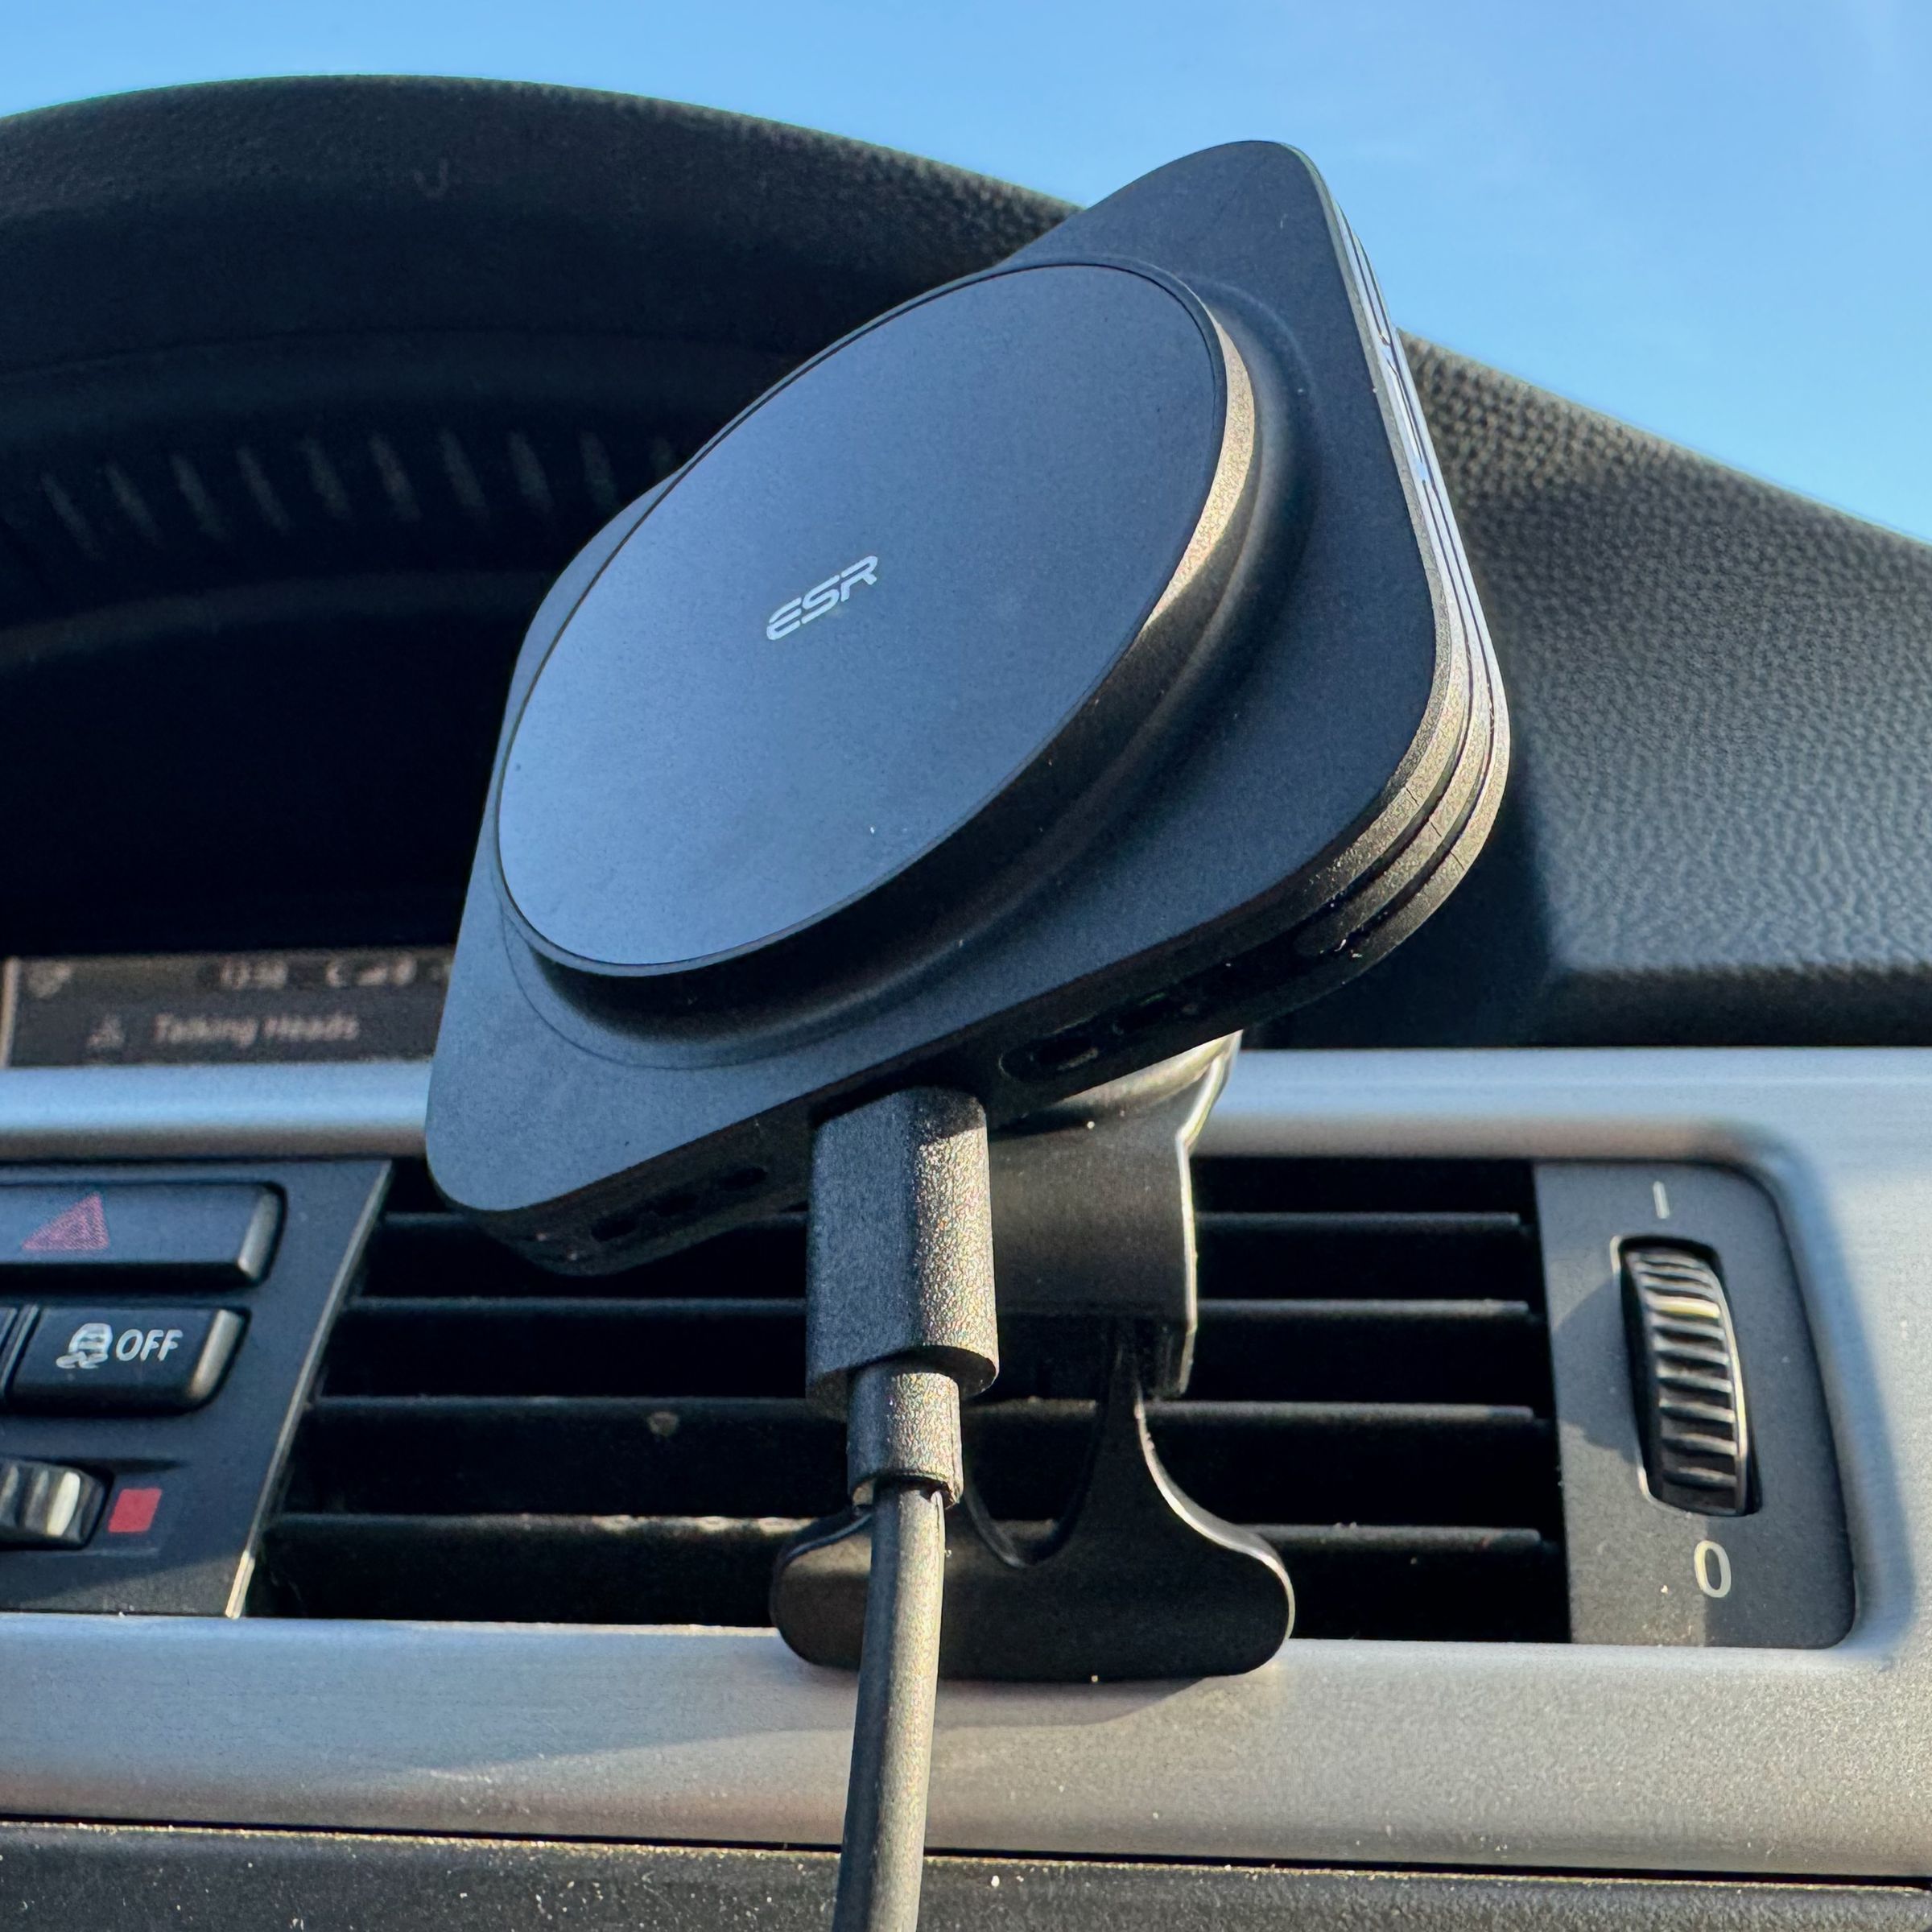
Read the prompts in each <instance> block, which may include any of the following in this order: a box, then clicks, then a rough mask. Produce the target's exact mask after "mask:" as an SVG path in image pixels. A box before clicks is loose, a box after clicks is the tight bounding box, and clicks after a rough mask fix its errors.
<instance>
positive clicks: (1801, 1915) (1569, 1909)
mask: <svg viewBox="0 0 1932 1932" xmlns="http://www.w3.org/2000/svg"><path fill="white" fill-rule="evenodd" d="M836 1862H837V1861H836V1858H835V1857H834V1856H833V1855H832V1853H830V1852H756V1851H738V1850H731V1851H719V1850H712V1849H708V1848H705V1847H698V1846H689V1847H685V1846H679V1847H671V1846H650V1845H608V1844H568V1843H564V1844H559V1843H539V1842H535V1841H529V1840H518V1839H449V1838H443V1839H431V1838H411V1837H406V1836H404V1835H401V1834H394V1835H382V1836H377V1835H357V1834H349V1833H342V1832H326V1833H324V1832H296V1831H206V1830H199V1831H197V1830H173V1831H171V1830H165V1829H158V1828H155V1827H139V1826H97V1825H37V1824H36V1825H14V1826H9V1827H3V1828H0V1909H4V1910H5V1911H6V1913H7V1918H8V1922H9V1923H10V1924H12V1925H16V1926H21V1927H23V1928H24V1929H25V1932H72V1928H74V1927H76V1926H86V1927H87V1928H89V1932H152V1928H154V1927H155V1926H163V1925H164V1926H169V1927H171V1928H174V1929H175V1932H263V1929H264V1928H266V1927H270V1926H275V1927H278V1928H279V1927H284V1926H291V1927H299V1928H301V1932H447V1929H448V1928H449V1927H451V1926H462V1927H464V1929H465V1932H528V1929H529V1928H530V1927H532V1926H538V1925H542V1924H545V1923H547V1922H551V1921H552V1920H553V1919H554V1920H555V1922H557V1923H559V1924H563V1925H568V1926H572V1927H574V1928H578V1929H579V1932H751V1929H752V1928H754V1927H755V1928H757V1932H793V1928H797V1929H798V1932H805V1929H806V1928H813V1929H816V1928H819V1927H822V1926H824V1924H825V1923H826V1922H827V1919H828V1916H829V1913H830V1909H831V1904H832V1881H833V1877H834V1872H835V1867H836ZM919 1922H920V1925H921V1926H922V1927H923V1932H955V1929H956V1932H997V1928H999V1927H1002V1926H1009V1927H1013V1928H1015V1932H1032V1929H1034V1928H1038V1932H1088V1928H1091V1929H1092V1932H1127V1929H1129V1928H1139V1927H1141V1926H1150V1927H1151V1926H1158V1927H1162V1928H1164V1929H1165V1932H1290V1929H1291V1928H1292V1929H1293V1932H1385V1928H1387V1927H1389V1926H1391V1925H1399V1926H1402V1928H1403V1932H1532V1928H1534V1929H1535V1932H1544V1929H1545V1928H1549V1929H1550V1932H1925V1929H1926V1927H1927V1926H1932V1901H1929V1900H1928V1898H1927V1896H1926V1893H1925V1892H1924V1891H1922V1889H1919V1888H1918V1887H1916V1886H1910V1885H1803V1884H1777V1883H1773V1882H1766V1881H1763V1880H1753V1881H1751V1882H1748V1883H1741V1884H1740V1883H1738V1882H1736V1881H1728V1880H1668V1879H1647V1878H1545V1877H1538V1876H1524V1875H1521V1874H1500V1875H1483V1874H1478V1873H1463V1872H1414V1871H1407V1872H1405V1871H1349V1870H1346V1869H1336V1868H1328V1869H1326V1870H1298V1869H1295V1868H1293V1867H1282V1866H1265V1865H1210V1864H1124V1863H1121V1862H1120V1861H1117V1860H1104V1859H1088V1860H1052V1859H1012V1858H947V1857H935V1858H929V1859H928V1860H927V1868H926V1885H925V1896H924V1901H923V1909H922V1912H921V1915H920V1920H919Z"/></svg>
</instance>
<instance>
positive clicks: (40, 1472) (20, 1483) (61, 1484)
mask: <svg viewBox="0 0 1932 1932" xmlns="http://www.w3.org/2000/svg"><path fill="white" fill-rule="evenodd" d="M100 1513H101V1483H100V1481H99V1480H98V1479H97V1477H94V1476H89V1474H88V1473H87V1472H86V1471H85V1470H84V1469H69V1468H66V1467H64V1465H63V1464H61V1463H30V1462H27V1461H24V1460H23V1459H21V1458H20V1457H19V1456H14V1455H9V1456H4V1457H0V1547H5V1548H7V1549H13V1550H72V1549H77V1548H78V1547H79V1546H81V1544H82V1543H85V1542H86V1541H87V1539H88V1538H89V1536H90V1535H91V1534H93V1527H94V1520H95V1518H96V1517H98V1516H99V1515H100Z"/></svg>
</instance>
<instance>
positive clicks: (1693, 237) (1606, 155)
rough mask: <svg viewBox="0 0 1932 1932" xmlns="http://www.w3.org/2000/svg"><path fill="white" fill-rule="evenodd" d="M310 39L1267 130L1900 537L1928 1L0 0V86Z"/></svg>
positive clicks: (1769, 462) (994, 126)
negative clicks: (945, 0)
mask: <svg viewBox="0 0 1932 1932" xmlns="http://www.w3.org/2000/svg"><path fill="white" fill-rule="evenodd" d="M299 72H432V73H470V74H485V75H492V76H506V77H511V78H525V79H530V80H544V81H565V82H571V83H575V84H577V85H586V86H593V87H608V88H613V89H621V90H625V91H628V92H633V93H654V94H662V95H665V96H668V97H671V98H674V99H679V100H685V101H701V102H704V103H705V104H706V105H712V106H716V107H725V108H735V109H741V110H742V111H744V112H746V113H750V114H766V115H770V116H772V117H774V118H778V119H782V120H787V121H795V122H803V123H806V124H807V125H810V126H819V127H826V128H832V129H835V130H837V131H839V132H840V133H843V134H853V135H857V136H859V137H861V138H865V139H868V140H873V141H878V142H885V143H886V144H888V145H890V146H892V147H904V148H910V149H913V150H915V151H919V152H922V153H925V154H928V155H936V156H938V157H939V158H940V159H944V160H948V161H953V162H957V163H961V164H963V165H964V166H967V167H976V168H981V169H984V170H985V171H988V172H990V173H993V174H997V175H1005V176H1006V177H1007V178H1009V179H1010V180H1017V181H1022V182H1025V183H1026V184H1030V185H1031V186H1034V187H1037V188H1047V189H1050V190H1052V191H1055V192H1058V193H1060V194H1063V195H1065V196H1069V197H1070V198H1072V199H1074V200H1092V199H1094V198H1096V196H1100V195H1101V194H1104V193H1105V192H1107V191H1108V189H1109V188H1113V187H1115V186H1117V185H1118V184H1120V183H1121V182H1123V181H1125V180H1130V179H1131V178H1132V177H1133V176H1134V175H1137V174H1138V173H1140V172H1141V171H1144V170H1145V169H1146V168H1148V167H1152V166H1154V164H1156V163H1159V162H1161V161H1163V160H1166V159H1170V158H1171V157H1172V156H1174V155H1177V154H1181V153H1184V152H1186V151H1188V150H1189V149H1191V148H1194V147H1204V146H1207V145H1208V144H1209V143H1211V142H1216V141H1224V140H1228V139H1232V138H1241V137H1248V136H1263V137H1269V138H1278V139H1282V140H1286V141H1291V142H1294V143H1295V144H1296V145H1297V146H1298V147H1302V148H1305V149H1306V150H1307V151H1308V152H1309V153H1310V154H1311V155H1313V156H1314V158H1315V160H1316V162H1317V163H1318V164H1319V166H1320V167H1322V169H1323V171H1324V172H1325V173H1326V174H1327V176H1328V179H1329V181H1330V184H1331V186H1332V187H1333V188H1334V189H1335V192H1336V195H1337V196H1338V198H1339V199H1340V201H1341V202H1342V204H1343V205H1344V208H1347V209H1348V213H1349V216H1350V218H1351V220H1352V221H1353V222H1354V224H1355V225H1356V229H1358V230H1359V231H1360V233H1361V235H1362V237H1363V239H1364V242H1365V243H1366V245H1367V246H1368V248H1369V253H1370V254H1371V255H1372V256H1373V258H1374V259H1375V262H1376V264H1377V270H1378V271H1379V273H1380V275H1381V280H1382V283H1383V285H1384V287H1385V289H1386V291H1387V293H1388V296H1389V306H1390V308H1392V309H1393V311H1394V312H1395V314H1396V316H1397V320H1400V321H1401V322H1402V323H1403V324H1404V325H1405V326H1406V327H1408V328H1413V329H1416V330H1418V331H1419V332H1422V333H1423V334H1425V335H1428V336H1433V337H1435V339H1436V340H1438V341H1442V342H1446V343H1447V344H1450V345H1451V346H1453V347H1455V348H1458V349H1464V350H1466V351H1468V353H1471V354H1473V355H1476V356H1479V357H1482V358H1483V359H1484V360H1485V361H1491V362H1494V363H1496V364H1498V365H1501V366H1502V367H1504V368H1505V369H1513V370H1514V371H1516V372H1517V374H1521V375H1525V376H1527V377H1529V378H1530V379H1531V380H1533V381H1535V382H1542V383H1544V384H1546V385H1548V386H1550V387H1551V388H1554V389H1557V390H1562V391H1563V393H1565V394H1568V395H1571V396H1575V397H1576V398H1579V399H1580V400H1582V401H1584V402H1587V403H1591V404H1594V405H1596V407H1600V408H1604V409H1607V410H1609V411H1612V413H1614V414H1616V415H1621V416H1624V417H1627V418H1629V419H1631V420H1633V421H1634V422H1637V423H1643V424H1645V426H1647V427H1651V428H1653V429H1656V430H1658V431H1662V433H1663V434H1665V435H1666V436H1671V437H1674V438H1675V439H1677V440H1679V441H1681V442H1685V443H1688V444H1692V445H1694V446H1695V447H1696V448H1701V449H1704V450H1707V451H1708V452H1711V454H1712V455H1714V456H1719V457H1721V458H1723V459H1724V460H1726V461H1728V462H1731V463H1735V464H1739V465H1740V466H1741V467H1743V468H1744V469H1751V470H1755V471H1757V472H1758V473H1760V474H1761V475H1764V476H1766V477H1771V478H1772V479H1773V480H1774V481H1777V482H1780V483H1783V484H1785V485H1790V486H1791V487H1793V488H1796V489H1803V490H1806V491H1807V492H1809V493H1811V494H1813V495H1815V496H1819V497H1824V498H1826V499H1827V500H1828V501H1830V502H1835V503H1838V504H1841V505H1843V506H1845V507H1846V508H1847V509H1850V510H1856V512H1858V513H1859V514H1861V515H1864V516H1868V517H1871V518H1875V519H1876V520H1877V521H1879V522H1886V523H1890V524H1893V525H1895V526H1897V527H1899V528H1901V529H1904V530H1910V531H1912V532H1913V533H1914V534H1917V535H1922V536H1926V537H1932V464H1929V463H1928V460H1927V449H1926V444H1927V439H1928V433H1929V432H1932V376H1928V374H1927V365H1928V361H1929V360H1932V358H1929V357H1928V354H1927V345H1926V336H1927V332H1928V331H1927V323H1928V318H1929V317H1932V4H1927V3H1926V0H1812V3H1810V4H1801V3H1799V0H1616V4H1615V5H1607V4H1592V3H1591V0H1534V3H1532V0H1490V3H1488V4H1462V5H1457V4H1455V3H1454V0H1435V4H1415V3H1414V0H1324V3H1323V4H1319V5H1315V4H1302V0H1157V3H1152V4H1143V3H1142V0H1067V3H1066V4H1059V5H1055V4H1053V3H1052V0H1031V3H1030V4H1028V3H1026V0H984V3H976V0H952V4H949V5H946V4H940V3H939V0H871V4H852V3H849V0H759V3H755V4H754V3H753V0H716V3H714V4H705V3H704V0H683V3H682V4H678V5H665V4H659V3H658V0H546V3H545V4H543V5H540V6H539V5H531V4H528V3H525V4H518V5H511V4H506V3H505V0H462V3H460V4H459V3H457V0H269V3H266V4H265V3H264V0H32V3H31V4H29V0H0V112H11V111H14V110H15V109H23V108H29V107H35V106H39V105H45V104H47V103H49V102H52V101H64V100H72V99H74V98H76V97H80V96H82V95H86V94H92V93H110V92H114V91H117V90H118V89H125V88H134V87H151V86H156V85H163V84H167V83H169V82H174V81H191V80H206V79H217V78H222V77H225V76H234V75H242V74H274V73H299Z"/></svg>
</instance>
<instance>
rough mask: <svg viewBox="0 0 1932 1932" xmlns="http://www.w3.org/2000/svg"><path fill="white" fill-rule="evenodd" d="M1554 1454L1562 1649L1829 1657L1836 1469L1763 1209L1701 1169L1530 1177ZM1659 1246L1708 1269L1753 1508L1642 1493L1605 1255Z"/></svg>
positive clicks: (1785, 1273) (1847, 1598) (1793, 1292)
mask: <svg viewBox="0 0 1932 1932" xmlns="http://www.w3.org/2000/svg"><path fill="white" fill-rule="evenodd" d="M1536 1191H1537V1219H1538V1228H1539V1231H1540V1233H1541V1236H1542V1247H1543V1265H1544V1274H1545V1292H1546V1295H1547V1297H1548V1301H1549V1309H1550V1348H1551V1351H1552V1353H1553V1356H1554V1364H1555V1372H1556V1412H1557V1425H1558V1441H1559V1443H1560V1445H1561V1448H1562V1454H1563V1521H1564V1534H1565V1542H1566V1544H1567V1548H1568V1551H1569V1561H1570V1630H1571V1637H1573V1638H1574V1639H1575V1641H1578V1642H1579V1643H1613V1644H1706V1645H1734V1644H1736V1645H1789V1646H1792V1647H1797V1648H1805V1649H1815V1648H1819V1647H1822V1646H1823V1645H1829V1644H1835V1643H1836V1642H1837V1641H1839V1638H1840V1637H1843V1636H1844V1635H1845V1633H1847V1630H1849V1629H1850V1628H1851V1625H1852V1612H1853V1608H1854V1605H1855V1599H1854V1595H1853V1590H1852V1563H1851V1554H1850V1550H1849V1549H1848V1547H1847V1542H1846V1538H1845V1522H1844V1505H1843V1500H1842V1498H1841V1496H1840V1495H1839V1484H1838V1463H1837V1458H1836V1455H1835V1451H1834V1449H1833V1447H1832V1441H1831V1424H1830V1422H1829V1419H1828V1418H1827V1414H1826V1410H1825V1404H1824V1397H1823V1392H1822V1390H1821V1389H1820V1388H1819V1385H1818V1368H1817V1364H1816V1362H1815V1361H1814V1358H1813V1355H1812V1350H1811V1341H1810V1331H1809V1328H1808V1326H1807V1324H1806V1319H1805V1311H1804V1305H1803V1302H1802V1298H1801V1297H1800V1294H1799V1290H1798V1282H1797V1279H1796V1278H1795V1277H1794V1274H1793V1272H1792V1265H1791V1259H1790V1254H1789V1253H1788V1252H1787V1250H1786V1249H1785V1241H1784V1236H1783V1233H1782V1232H1781V1229H1780V1228H1779V1225H1778V1220H1777V1213H1776V1211H1775V1210H1774V1209H1773V1207H1772V1204H1771V1203H1770V1201H1769V1199H1768V1198H1767V1197H1766V1195H1765V1194H1764V1192H1763V1191H1762V1190H1761V1189H1760V1188H1759V1187H1757V1184H1756V1183H1754V1182H1752V1181H1750V1180H1748V1179H1745V1178H1744V1176H1743V1175H1741V1174H1732V1173H1728V1172H1726V1171H1724V1170H1722V1169H1719V1168H1713V1167H1691V1166H1673V1165H1670V1164H1668V1163H1662V1162H1660V1163H1657V1164H1656V1165H1654V1166H1651V1165H1646V1166H1596V1165H1594V1164H1590V1163H1586V1162H1575V1163H1568V1162H1564V1163H1548V1164H1545V1165H1543V1166H1539V1167H1538V1169H1537V1174H1536ZM1658 1238H1663V1239H1667V1240H1670V1241H1676V1242H1683V1243H1688V1244H1690V1245H1692V1246H1693V1247H1695V1249H1699V1250H1702V1251H1703V1252H1706V1253H1710V1254H1711V1255H1713V1256H1715V1257H1716V1259H1717V1261H1718V1264H1719V1266H1720V1267H1721V1269H1722V1271H1723V1275H1724V1286H1725V1289H1726V1291H1727V1294H1728V1298H1729V1302H1730V1307H1731V1315H1732V1323H1733V1326H1734V1327H1735V1329H1736V1341H1737V1351H1738V1354H1739V1356H1740V1360H1741V1361H1742V1363H1743V1367H1744V1384H1745V1387H1746V1389H1747V1391H1748V1398H1749V1401H1750V1404H1751V1418H1752V1459H1753V1463H1754V1465H1755V1471H1754V1473H1755V1476H1756V1494H1755V1502H1756V1507H1755V1508H1754V1509H1752V1511H1751V1513H1749V1514H1748V1515H1744V1516H1735V1515H1716V1514H1711V1515H1707V1514H1701V1513H1697V1512H1695V1511H1693V1510H1691V1509H1686V1508H1682V1507H1678V1506H1674V1505H1673V1504H1672V1503H1670V1502H1666V1501H1661V1500H1659V1499H1658V1498H1657V1497H1654V1496H1652V1495H1651V1494H1650V1493H1649V1489H1648V1486H1647V1484H1646V1480H1645V1468H1644V1456H1643V1446H1642V1439H1641V1430H1640V1429H1639V1426H1638V1421H1637V1412H1636V1406H1635V1398H1634V1395H1633V1387H1632V1381H1631V1376H1630V1373H1629V1358H1628V1345H1627V1340H1626V1331H1625V1325H1624V1294H1623V1286H1622V1283H1621V1281H1620V1271H1619V1267H1618V1254H1619V1252H1620V1248H1621V1247H1622V1246H1623V1245H1624V1244H1626V1243H1629V1242H1632V1241H1639V1240H1645V1241H1648V1240H1655V1239H1658Z"/></svg>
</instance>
